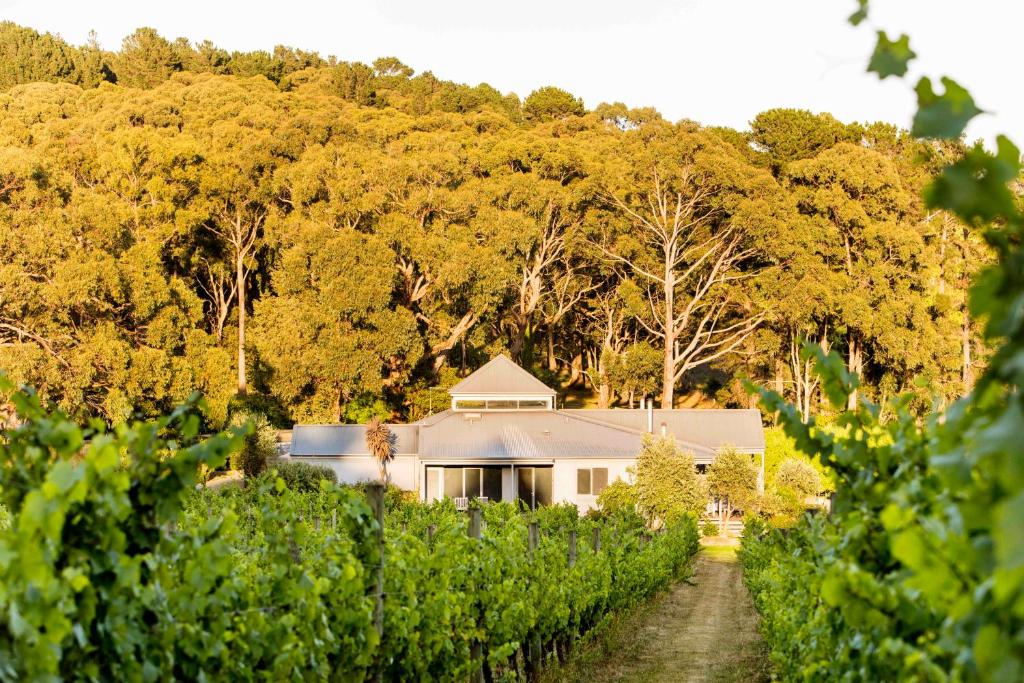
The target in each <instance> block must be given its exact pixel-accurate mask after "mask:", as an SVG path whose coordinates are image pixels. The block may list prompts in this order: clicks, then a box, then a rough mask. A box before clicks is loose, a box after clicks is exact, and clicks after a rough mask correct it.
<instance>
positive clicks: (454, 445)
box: [290, 356, 764, 511]
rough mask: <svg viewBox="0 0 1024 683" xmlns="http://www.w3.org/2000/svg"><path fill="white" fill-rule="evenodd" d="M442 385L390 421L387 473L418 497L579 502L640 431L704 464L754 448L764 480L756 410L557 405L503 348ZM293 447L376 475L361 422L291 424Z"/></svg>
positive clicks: (344, 469)
mask: <svg viewBox="0 0 1024 683" xmlns="http://www.w3.org/2000/svg"><path fill="white" fill-rule="evenodd" d="M449 394H451V407H450V408H449V409H448V410H445V411H444V412H441V413H438V414H435V415H431V416H429V417H426V418H424V419H422V420H419V421H418V422H414V423H412V424H394V425H391V426H390V427H391V431H392V433H393V434H394V435H395V441H396V443H395V446H396V457H395V459H394V461H393V462H392V463H391V464H390V465H389V466H388V472H389V474H390V475H391V479H392V482H393V483H394V484H395V485H397V486H400V487H401V488H404V489H408V490H412V491H418V492H419V495H420V497H421V499H423V500H428V501H429V500H436V499H438V498H441V497H445V496H447V497H450V498H455V499H458V502H460V503H461V502H463V500H464V499H471V498H476V497H485V498H487V499H489V500H516V499H519V500H522V501H524V502H525V503H526V504H527V505H529V506H530V507H535V506H536V505H546V504H550V503H552V502H570V503H575V504H576V505H577V507H579V509H580V510H581V511H586V510H588V509H590V508H591V507H593V506H594V504H595V501H596V498H597V495H598V494H599V493H600V492H601V491H602V490H603V489H604V487H605V486H607V485H608V483H609V482H613V481H615V479H617V478H621V479H623V480H625V481H628V480H629V475H628V473H627V471H626V470H627V468H629V467H631V466H633V465H635V464H636V456H637V454H638V453H639V452H640V445H641V439H642V438H643V435H644V433H645V432H653V433H659V434H665V435H671V436H673V437H674V438H675V439H676V440H677V441H678V442H679V445H680V446H681V447H682V448H683V449H684V450H686V451H689V452H690V453H692V454H693V456H694V458H695V460H696V463H697V468H698V469H701V470H702V469H703V468H704V467H706V466H707V465H708V464H709V463H711V462H712V461H713V460H714V459H715V457H716V455H717V453H718V452H720V451H721V450H722V449H725V448H733V449H735V450H738V451H740V452H744V453H750V454H753V455H757V456H760V457H759V460H760V463H761V477H760V481H759V485H760V486H762V487H763V482H764V432H763V430H762V427H761V413H760V411H757V410H700V409H695V410H656V409H654V408H653V407H648V408H640V409H629V410H626V409H616V410H586V409H584V410H566V409H561V410H559V409H557V408H556V405H555V392H554V391H553V390H552V389H551V388H550V387H547V386H545V385H544V384H543V383H542V382H541V381H540V380H538V379H537V378H536V377H534V376H533V375H531V374H530V373H528V372H526V371H525V370H523V369H522V368H521V367H519V366H518V365H516V364H515V363H514V362H512V361H511V360H510V359H509V358H507V357H506V356H498V357H496V358H494V359H493V360H491V361H490V362H489V363H487V364H486V365H484V366H483V367H481V368H480V369H479V370H477V371H476V372H474V373H473V374H471V375H470V376H469V377H467V378H465V379H464V380H462V381H461V382H459V383H458V384H456V385H455V386H454V387H452V388H451V389H450V390H449ZM290 456H291V457H293V458H296V459H302V460H303V461H307V462H310V463H315V464H322V465H328V466H330V467H332V468H333V469H334V470H335V472H337V474H338V480H339V481H341V482H345V483H356V482H359V481H366V480H370V479H375V478H377V465H376V463H375V462H374V460H373V458H372V457H371V456H370V454H369V451H368V450H367V447H366V439H365V427H364V426H362V425H340V424H339V425H296V427H295V428H294V430H293V431H292V441H291V446H290Z"/></svg>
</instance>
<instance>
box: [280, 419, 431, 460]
mask: <svg viewBox="0 0 1024 683" xmlns="http://www.w3.org/2000/svg"><path fill="white" fill-rule="evenodd" d="M388 427H390V429H391V433H392V434H394V435H395V454H396V455H415V454H416V452H417V450H418V443H417V442H418V438H417V436H418V434H417V432H418V431H419V427H417V426H416V425H401V424H393V425H388ZM290 452H291V455H293V456H303V455H308V456H331V455H369V454H370V451H369V449H367V447H366V425H295V427H294V428H293V429H292V443H291V450H290Z"/></svg>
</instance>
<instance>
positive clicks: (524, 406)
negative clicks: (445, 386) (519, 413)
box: [452, 397, 551, 410]
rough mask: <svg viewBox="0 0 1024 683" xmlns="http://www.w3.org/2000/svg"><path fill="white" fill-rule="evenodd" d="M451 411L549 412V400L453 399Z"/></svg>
mask: <svg viewBox="0 0 1024 683" xmlns="http://www.w3.org/2000/svg"><path fill="white" fill-rule="evenodd" d="M452 409H453V410H551V399H550V398H546V397H545V398H524V399H517V398H488V399H475V398H454V399H452Z"/></svg>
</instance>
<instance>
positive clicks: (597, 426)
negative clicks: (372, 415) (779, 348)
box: [291, 409, 764, 462]
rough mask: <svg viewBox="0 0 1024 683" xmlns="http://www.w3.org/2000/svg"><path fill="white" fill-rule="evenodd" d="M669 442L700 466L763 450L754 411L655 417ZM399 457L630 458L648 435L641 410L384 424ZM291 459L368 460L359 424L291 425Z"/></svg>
mask: <svg viewBox="0 0 1024 683" xmlns="http://www.w3.org/2000/svg"><path fill="white" fill-rule="evenodd" d="M662 423H664V424H665V429H666V431H667V432H668V433H669V434H671V435H672V436H674V437H675V438H676V440H677V441H678V442H679V445H680V446H681V447H682V448H683V449H684V450H686V451H690V452H692V453H693V455H694V457H695V458H696V459H697V461H698V462H710V461H711V460H713V459H714V455H715V453H716V452H717V451H718V450H720V449H722V448H726V447H730V446H731V447H734V448H736V449H737V450H740V451H743V452H748V453H750V452H762V451H763V450H764V431H763V429H762V428H761V413H760V412H759V411H757V410H702V409H693V410H655V411H654V433H655V434H657V433H659V432H660V430H661V425H662ZM389 426H390V428H391V431H392V432H393V433H394V434H395V438H396V442H397V443H396V453H397V454H398V455H419V457H420V458H421V459H423V460H521V459H548V460H550V459H552V458H635V457H636V456H637V454H639V452H640V445H641V440H642V438H643V434H644V432H645V431H646V430H647V411H646V410H642V409H636V410H590V409H583V410H537V411H532V410H523V411H480V412H477V413H473V412H465V411H458V412H456V411H451V410H446V411H443V412H441V413H437V414H435V415H431V416H429V417H426V418H424V419H423V420H420V421H419V422H416V423H413V424H408V425H404V424H396V425H389ZM291 455H293V456H297V457H301V456H320V457H325V456H326V457H330V456H345V455H356V456H358V455H364V456H365V455H369V451H368V449H367V448H366V427H365V426H364V425H296V427H295V428H294V430H293V431H292V442H291Z"/></svg>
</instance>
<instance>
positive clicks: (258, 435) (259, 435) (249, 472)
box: [231, 411, 277, 479]
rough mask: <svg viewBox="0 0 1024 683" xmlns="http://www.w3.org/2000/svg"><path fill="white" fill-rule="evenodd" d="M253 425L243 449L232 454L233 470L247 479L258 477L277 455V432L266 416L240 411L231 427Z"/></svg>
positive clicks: (233, 419) (234, 416)
mask: <svg viewBox="0 0 1024 683" xmlns="http://www.w3.org/2000/svg"><path fill="white" fill-rule="evenodd" d="M247 423H248V424H251V426H252V429H251V430H250V431H249V433H248V434H246V436H245V439H244V442H243V444H242V448H241V449H239V450H238V451H237V452H235V453H232V454H231V469H233V470H238V471H239V472H241V473H242V474H244V475H245V478H246V479H252V478H255V477H258V476H259V475H260V474H261V473H262V472H263V471H264V470H265V469H267V463H268V462H270V461H271V460H272V459H273V458H274V456H276V455H277V431H276V430H275V429H274V428H273V426H271V424H270V422H269V421H268V420H267V418H266V416H265V415H263V414H260V413H250V412H247V411H239V412H237V413H235V414H234V415H232V416H231V425H232V426H235V427H240V426H243V425H245V424H247Z"/></svg>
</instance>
